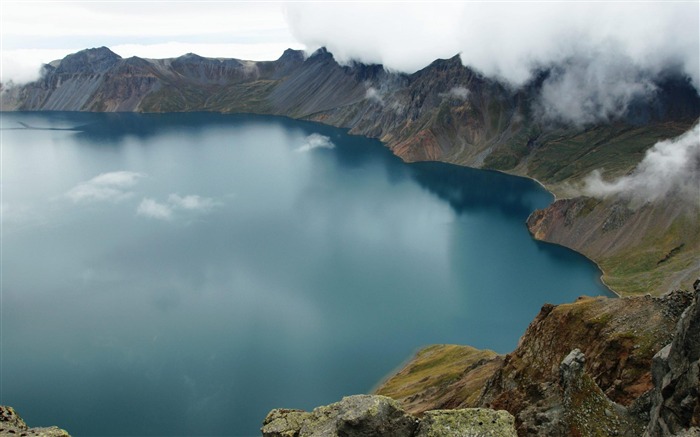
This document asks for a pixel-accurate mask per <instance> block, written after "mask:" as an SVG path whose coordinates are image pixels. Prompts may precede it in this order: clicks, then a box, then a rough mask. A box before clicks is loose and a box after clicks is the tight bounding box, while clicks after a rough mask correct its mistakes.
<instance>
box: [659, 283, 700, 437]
mask: <svg viewBox="0 0 700 437" xmlns="http://www.w3.org/2000/svg"><path fill="white" fill-rule="evenodd" d="M694 286H695V296H694V300H693V303H692V305H691V306H690V307H688V309H687V310H686V311H685V312H684V313H683V315H682V316H681V318H680V320H679V321H678V326H677V328H676V332H675V336H674V338H673V341H672V342H671V343H670V344H668V345H667V346H666V347H664V348H663V349H661V350H660V351H659V352H658V353H657V354H656V355H655V356H654V361H653V365H652V377H653V381H654V389H653V391H652V407H651V414H650V416H651V418H650V422H649V426H648V427H647V430H646V434H645V435H647V436H669V435H676V434H680V433H682V432H688V433H690V432H695V433H698V434H700V280H697V281H695V284H694ZM691 428H694V429H691Z"/></svg>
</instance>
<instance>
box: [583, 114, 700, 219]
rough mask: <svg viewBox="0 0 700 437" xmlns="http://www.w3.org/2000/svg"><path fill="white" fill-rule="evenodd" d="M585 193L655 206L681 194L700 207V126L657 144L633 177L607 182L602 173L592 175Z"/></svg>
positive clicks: (628, 176) (586, 185)
mask: <svg viewBox="0 0 700 437" xmlns="http://www.w3.org/2000/svg"><path fill="white" fill-rule="evenodd" d="M582 192H583V193H584V194H586V195H589V196H593V197H601V198H605V197H608V196H611V195H620V196H623V197H627V198H629V199H631V200H633V201H636V202H654V201H658V200H661V199H663V198H664V197H666V196H667V195H669V194H671V193H676V192H678V193H679V194H681V195H684V196H686V197H687V198H688V199H689V200H690V201H691V202H694V204H695V205H696V206H700V124H696V125H695V126H694V127H693V128H692V129H690V130H689V131H688V132H686V133H684V134H682V135H680V136H678V137H676V138H672V139H669V140H665V141H659V142H658V143H656V144H655V145H654V146H653V147H652V148H651V149H649V150H647V152H646V154H645V155H644V158H643V159H642V161H641V162H640V163H639V164H638V165H637V167H636V168H635V169H634V171H632V173H630V174H629V175H626V176H622V177H620V178H617V179H615V180H612V181H606V180H604V179H603V178H602V175H601V173H600V171H598V170H596V171H594V172H592V173H591V174H590V175H589V176H588V177H587V178H586V179H585V180H584V186H583V188H582Z"/></svg>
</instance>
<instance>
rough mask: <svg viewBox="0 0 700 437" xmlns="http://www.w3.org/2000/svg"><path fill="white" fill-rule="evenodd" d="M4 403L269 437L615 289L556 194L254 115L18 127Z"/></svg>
mask: <svg viewBox="0 0 700 437" xmlns="http://www.w3.org/2000/svg"><path fill="white" fill-rule="evenodd" d="M0 134H1V135H2V137H1V145H2V310H1V311H2V314H1V315H2V317H1V320H2V321H1V325H2V326H1V328H2V345H1V351H2V358H1V360H2V373H1V376H0V378H1V381H0V382H1V384H2V387H1V392H2V393H1V398H2V399H1V400H0V401H1V402H2V403H3V404H7V405H12V406H14V407H15V408H16V409H17V411H18V412H19V413H20V414H21V415H22V416H23V418H24V419H25V420H26V422H27V423H29V424H30V425H32V426H49V425H58V426H60V427H62V428H65V429H66V430H68V431H69V432H70V433H71V434H72V435H74V436H110V435H113V436H117V435H119V436H126V435H131V436H135V435H139V436H148V435H172V436H175V435H182V436H185V435H187V436H197V435H200V436H203V435H211V436H213V435H227V436H229V435H259V428H260V425H261V422H262V420H263V419H264V417H265V415H266V413H267V412H268V411H269V410H270V409H272V408H277V407H285V408H302V409H311V408H313V407H314V406H317V405H321V404H327V403H330V402H335V401H337V400H340V398H341V397H342V396H344V395H351V394H358V393H367V392H369V391H371V390H372V388H373V387H374V386H375V385H376V384H377V383H378V382H380V380H381V379H382V378H383V377H385V376H387V375H388V374H389V373H391V372H392V371H393V370H395V369H396V368H397V366H399V365H401V363H402V362H404V361H405V360H406V359H408V358H410V356H411V355H412V354H413V353H415V352H416V351H417V350H418V348H420V347H422V346H426V345H429V344H434V343H457V344H468V345H471V346H475V347H478V348H488V349H493V350H495V351H497V352H500V353H506V352H509V351H511V350H512V349H513V348H514V347H515V346H516V344H517V341H518V338H519V336H520V335H521V334H522V333H523V332H524V330H525V328H526V327H527V325H528V323H529V322H530V321H531V320H532V319H533V318H534V317H535V315H536V314H537V312H538V311H539V309H540V307H541V306H542V305H543V304H544V303H546V302H550V303H562V302H568V301H572V300H574V299H575V298H576V297H578V296H579V295H583V294H586V295H599V294H606V295H609V294H610V293H609V292H608V291H607V289H606V288H605V287H604V286H603V285H602V284H601V283H600V281H599V279H598V278H599V276H600V272H599V270H598V269H597V268H596V266H595V265H594V264H593V263H592V262H590V261H588V260H587V259H585V258H584V257H583V256H581V255H579V254H577V253H575V252H573V251H570V250H568V249H565V248H562V247H558V246H554V245H549V244H545V243H540V242H537V241H534V240H533V239H532V238H531V236H530V235H529V233H528V230H527V228H526V226H525V220H526V218H527V217H528V215H529V214H530V213H531V212H532V211H533V210H535V209H537V208H543V207H545V206H546V205H548V204H549V203H550V202H551V201H552V196H551V195H550V194H549V193H547V192H546V191H544V190H543V189H542V188H541V187H540V186H539V185H538V184H537V183H536V182H534V181H531V180H528V179H523V178H517V177H512V176H507V175H503V174H499V173H495V172H487V171H481V170H473V169H468V168H462V167H458V166H454V165H448V164H443V163H434V162H430V163H415V164H405V163H403V162H402V161H401V160H400V159H399V158H397V157H395V156H393V155H392V154H391V152H390V151H389V150H388V149H386V148H385V147H383V145H382V144H381V143H380V142H379V141H377V140H371V139H367V138H363V137H357V136H351V135H348V134H347V133H346V131H345V130H342V129H336V128H333V127H328V126H324V125H320V124H315V123H310V122H302V121H294V120H289V119H285V118H279V117H267V116H252V115H220V114H205V113H189V114H91V113H3V114H2V131H1V132H0Z"/></svg>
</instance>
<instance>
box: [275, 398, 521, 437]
mask: <svg viewBox="0 0 700 437" xmlns="http://www.w3.org/2000/svg"><path fill="white" fill-rule="evenodd" d="M261 431H262V434H263V436H264V437H380V436H386V437H451V436H454V437H457V436H459V437H469V436H471V437H480V436H484V437H486V436H499V437H500V436H502V437H514V436H516V435H517V434H516V432H515V418H514V417H513V416H512V415H511V414H510V413H508V412H506V411H494V410H489V409H485V408H468V409H463V410H434V411H427V412H426V413H425V415H424V416H423V418H422V419H418V418H416V417H415V416H412V415H410V414H408V413H406V412H405V411H404V410H403V408H401V404H399V403H398V402H397V401H395V400H393V399H391V398H388V397H385V396H379V395H357V396H348V397H345V398H343V399H342V400H341V401H340V402H336V403H334V404H331V405H327V406H323V407H318V408H316V409H314V410H313V411H312V412H310V413H307V412H304V411H301V410H284V409H278V410H272V411H271V412H270V413H269V414H268V415H267V417H266V418H265V421H264V422H263V427H262V429H261Z"/></svg>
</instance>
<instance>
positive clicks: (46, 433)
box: [0, 405, 70, 437]
mask: <svg viewBox="0 0 700 437" xmlns="http://www.w3.org/2000/svg"><path fill="white" fill-rule="evenodd" d="M0 436H15V437H18V436H32V437H70V434H68V433H67V432H66V431H64V430H62V429H60V428H58V427H56V426H52V427H48V428H29V427H28V426H27V424H26V423H24V420H22V418H21V417H20V416H19V415H18V414H17V412H15V409H14V408H12V407H7V406H2V405H0Z"/></svg>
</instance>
